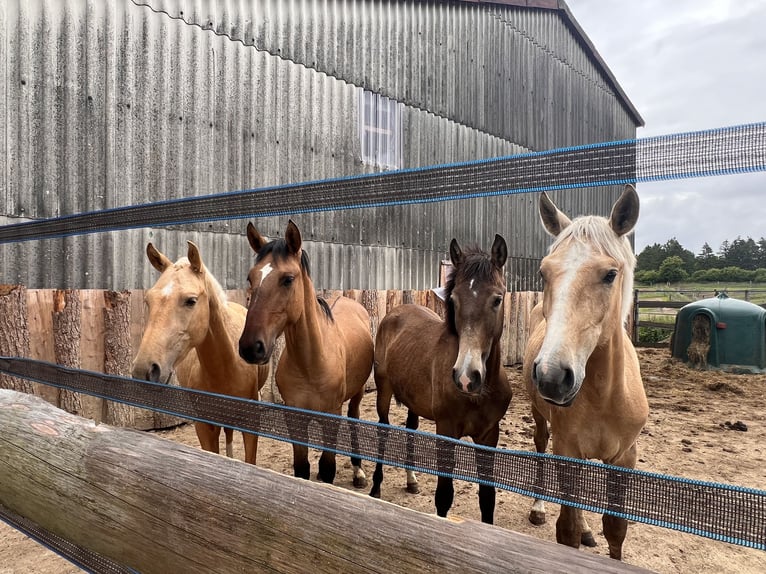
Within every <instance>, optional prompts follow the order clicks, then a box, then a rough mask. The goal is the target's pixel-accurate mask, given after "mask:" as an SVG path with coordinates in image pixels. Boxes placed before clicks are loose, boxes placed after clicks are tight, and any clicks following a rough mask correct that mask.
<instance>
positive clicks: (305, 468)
mask: <svg viewBox="0 0 766 574" xmlns="http://www.w3.org/2000/svg"><path fill="white" fill-rule="evenodd" d="M286 418H287V432H288V433H289V435H290V439H291V440H294V441H298V442H301V443H303V444H297V442H294V443H293V474H294V475H295V476H296V477H297V478H305V479H306V480H309V479H310V478H311V463H310V462H309V447H307V446H305V444H306V443H307V442H308V440H309V422H308V419H306V418H304V417H303V416H302V415H300V414H298V413H286Z"/></svg>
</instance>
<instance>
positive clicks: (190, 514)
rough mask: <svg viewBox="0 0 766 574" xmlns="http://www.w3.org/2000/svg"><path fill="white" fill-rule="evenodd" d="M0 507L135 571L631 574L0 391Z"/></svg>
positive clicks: (606, 562)
mask: <svg viewBox="0 0 766 574" xmlns="http://www.w3.org/2000/svg"><path fill="white" fill-rule="evenodd" d="M0 428H2V429H3V440H2V441H0V503H2V504H3V506H5V507H6V508H8V509H9V510H11V511H12V512H14V513H16V514H18V515H20V516H22V517H24V518H26V519H28V520H31V521H32V522H34V523H36V524H37V525H38V526H39V527H42V528H44V529H45V530H47V531H49V532H51V533H53V534H57V535H58V536H61V537H62V538H64V539H66V540H68V541H69V542H71V543H74V544H76V545H78V546H81V547H83V548H86V549H88V550H90V551H92V552H96V553H98V554H101V555H103V556H105V557H107V558H110V559H111V560H113V561H115V562H117V563H120V564H123V565H125V566H129V567H131V568H134V569H136V570H137V571H139V572H142V573H143V574H153V573H155V572H156V573H165V572H212V571H215V572H219V573H223V574H226V573H229V572H232V573H233V572H284V573H299V572H313V573H314V574H336V573H338V572H372V573H381V574H382V573H388V572H401V573H408V572H417V573H428V572H433V573H441V572H466V573H471V572H475V573H485V572H508V573H514V572H533V571H534V572H572V573H580V572H583V573H584V572H605V573H618V572H644V570H641V569H639V568H637V567H634V566H629V565H627V564H624V563H622V562H618V561H615V560H610V559H609V558H605V557H601V556H596V555H593V554H589V553H586V552H580V551H578V550H575V549H573V548H569V547H565V546H562V545H560V544H555V543H553V542H548V541H543V540H538V539H535V538H532V537H530V536H524V535H521V534H516V533H514V532H511V531H509V530H504V529H501V528H495V527H492V526H489V525H487V524H482V523H479V522H473V521H454V520H447V519H444V518H438V517H435V516H433V515H428V514H423V513H420V512H416V511H414V510H410V509H406V508H401V507H398V506H396V505H394V504H391V503H388V502H384V501H380V500H377V499H373V498H371V497H370V496H367V495H366V494H358V493H354V492H350V491H347V490H345V489H341V488H339V487H334V486H331V485H325V484H319V483H315V482H310V481H308V480H300V479H296V478H293V477H289V476H284V475H282V474H279V473H276V472H273V471H269V470H266V469H263V468H258V467H255V466H253V465H248V464H244V463H241V462H238V461H235V460H231V459H227V458H225V457H222V456H218V455H214V454H211V453H207V452H204V451H201V450H199V449H196V448H192V447H187V446H185V445H181V444H177V443H173V442H170V441H166V440H162V439H159V438H157V437H154V436H152V435H150V434H148V433H137V432H132V431H129V430H124V429H120V428H116V427H111V426H108V425H95V424H94V423H93V422H92V421H90V420H87V419H84V418H81V417H78V416H75V415H71V414H68V413H66V412H64V411H62V410H60V409H57V408H55V407H53V406H52V405H50V404H48V403H47V402H45V401H44V400H42V399H41V398H39V397H34V396H30V395H28V394H24V393H19V392H15V391H10V390H0Z"/></svg>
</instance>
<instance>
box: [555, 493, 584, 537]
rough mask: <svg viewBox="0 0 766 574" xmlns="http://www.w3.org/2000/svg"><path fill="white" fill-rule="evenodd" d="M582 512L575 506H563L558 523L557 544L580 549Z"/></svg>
mask: <svg viewBox="0 0 766 574" xmlns="http://www.w3.org/2000/svg"><path fill="white" fill-rule="evenodd" d="M581 515H582V510H580V509H579V508H574V507H573V506H566V505H564V504H562V505H561V513H560V514H559V519H558V520H557V521H556V542H558V543H559V544H566V545H567V546H571V547H572V548H579V547H580V540H581V539H582V523H583V521H582V516H581Z"/></svg>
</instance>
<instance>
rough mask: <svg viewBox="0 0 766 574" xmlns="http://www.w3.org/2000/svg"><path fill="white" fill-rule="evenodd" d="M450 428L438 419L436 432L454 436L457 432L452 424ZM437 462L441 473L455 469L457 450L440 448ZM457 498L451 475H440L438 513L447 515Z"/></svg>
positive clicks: (436, 501) (438, 481)
mask: <svg viewBox="0 0 766 574" xmlns="http://www.w3.org/2000/svg"><path fill="white" fill-rule="evenodd" d="M447 426H448V428H446V429H445V428H443V427H444V423H442V424H439V421H436V434H440V435H442V436H448V437H454V435H455V434H456V433H454V432H451V431H453V429H452V428H450V427H451V425H447ZM436 464H437V467H438V469H439V472H440V473H442V472H443V473H449V474H452V472H453V471H454V470H455V451H454V449H452V448H449V449H446V450H439V451H438V452H437V453H436ZM454 498H455V488H454V486H453V485H452V477H451V476H442V475H441V474H440V475H439V478H438V480H437V481H436V495H435V496H434V503H435V504H436V514H438V515H439V516H441V517H442V518H444V517H446V516H447V512H449V509H450V508H451V507H452V501H453V500H454Z"/></svg>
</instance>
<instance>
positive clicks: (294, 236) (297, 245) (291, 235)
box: [285, 219, 301, 255]
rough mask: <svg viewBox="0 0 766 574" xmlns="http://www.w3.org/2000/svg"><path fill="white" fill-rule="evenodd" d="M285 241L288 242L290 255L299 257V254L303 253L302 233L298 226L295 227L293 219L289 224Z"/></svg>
mask: <svg viewBox="0 0 766 574" xmlns="http://www.w3.org/2000/svg"><path fill="white" fill-rule="evenodd" d="M285 241H286V242H287V249H288V251H289V252H290V253H292V254H293V255H298V253H300V252H301V232H300V231H299V230H298V226H297V225H295V223H294V222H293V220H292V219H290V220H288V222H287V229H286V230H285Z"/></svg>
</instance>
